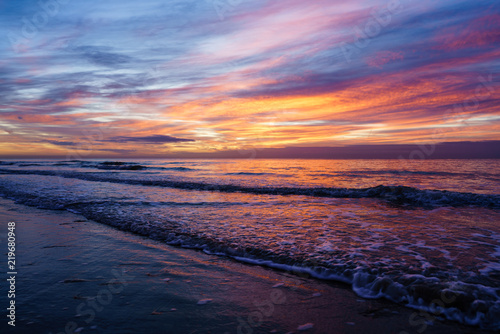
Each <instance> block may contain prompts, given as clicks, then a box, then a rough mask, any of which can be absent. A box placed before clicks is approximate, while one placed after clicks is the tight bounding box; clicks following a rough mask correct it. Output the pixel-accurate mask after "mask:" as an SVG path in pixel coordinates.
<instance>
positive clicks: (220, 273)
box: [0, 199, 489, 334]
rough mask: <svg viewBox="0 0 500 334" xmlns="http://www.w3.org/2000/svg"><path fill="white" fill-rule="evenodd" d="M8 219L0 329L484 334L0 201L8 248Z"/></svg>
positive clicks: (334, 287) (330, 285)
mask: <svg viewBox="0 0 500 334" xmlns="http://www.w3.org/2000/svg"><path fill="white" fill-rule="evenodd" d="M8 221H15V222H16V238H17V249H16V265H17V273H18V274H17V277H16V298H15V301H16V321H15V324H16V326H15V327H12V326H9V325H7V322H8V321H9V319H8V318H7V317H6V316H5V315H6V313H7V311H6V306H7V305H8V304H7V303H8V299H7V290H8V289H7V284H6V281H5V280H4V281H3V283H2V285H1V294H2V305H3V306H2V309H3V310H4V311H3V315H2V323H1V324H0V332H2V333H54V334H56V333H221V334H226V333H227V334H232V333H289V332H294V333H399V334H405V333H420V334H421V333H440V334H443V333H481V332H484V333H487V332H485V331H481V330H479V329H478V328H474V327H469V326H464V325H460V324H457V323H453V322H450V321H442V320H439V317H438V318H436V316H434V315H432V314H425V313H421V312H419V311H414V310H411V309H407V308H404V307H402V306H399V305H396V304H394V303H391V302H387V301H384V300H368V299H363V298H360V297H358V296H356V295H355V294H354V292H352V291H351V290H350V288H349V287H348V286H347V285H343V284H340V283H335V282H325V281H319V280H315V279H310V278H307V277H300V276H297V275H294V274H292V273H288V272H279V271H275V270H271V269H267V268H262V267H259V266H252V265H248V264H243V263H238V262H236V261H234V260H232V259H228V258H224V257H217V256H213V255H207V254H205V253H202V252H199V251H195V250H190V249H182V248H176V247H171V246H168V245H164V244H162V243H160V242H156V241H153V240H149V239H146V238H143V237H140V236H136V235H133V234H131V233H126V232H123V231H119V230H117V229H114V228H111V227H108V226H105V225H101V224H98V223H95V222H92V221H89V220H87V219H85V218H84V217H82V216H80V215H76V214H73V213H70V212H67V211H47V210H40V209H36V208H32V207H27V206H22V205H18V204H15V203H13V202H12V201H10V200H5V199H0V236H1V243H0V244H1V245H2V247H4V248H6V240H7V222H8ZM2 254H4V260H3V261H2V263H3V266H4V269H2V271H3V272H4V273H5V272H6V271H7V270H6V268H7V255H6V253H5V252H3V253H2ZM426 320H427V321H426ZM488 333H489V332H488Z"/></svg>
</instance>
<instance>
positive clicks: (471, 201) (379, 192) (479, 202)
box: [0, 165, 500, 209]
mask: <svg viewBox="0 0 500 334" xmlns="http://www.w3.org/2000/svg"><path fill="white" fill-rule="evenodd" d="M112 166H115V165H112ZM135 166H141V165H135ZM121 167H124V166H122V165H119V166H118V167H117V168H121ZM133 167H134V166H131V168H133ZM141 167H142V166H141ZM126 168H128V167H126ZM0 172H3V173H9V174H33V175H49V176H59V177H64V178H74V179H81V180H86V181H97V182H111V183H121V184H131V185H141V186H153V187H168V188H176V189H185V190H196V191H217V192H225V193H236V192H239V193H250V194H257V195H280V196H294V195H295V196H313V197H329V198H374V199H381V200H385V201H388V202H390V203H392V204H395V205H410V206H418V207H428V208H434V207H445V206H451V207H461V206H474V207H483V208H492V209H500V195H496V194H475V193H465V192H454V191H447V190H430V189H417V188H413V187H407V186H399V185H398V186H385V185H379V186H376V187H369V188H335V187H304V188H301V187H248V186H240V185H233V184H210V183H202V182H188V181H171V180H145V179H122V178H121V179H118V178H114V177H112V176H109V175H99V174H92V173H81V172H66V171H42V170H10V169H2V168H0Z"/></svg>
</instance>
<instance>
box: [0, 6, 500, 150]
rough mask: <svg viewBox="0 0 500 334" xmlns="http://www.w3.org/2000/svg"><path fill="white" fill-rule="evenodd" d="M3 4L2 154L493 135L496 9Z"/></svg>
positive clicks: (499, 110) (497, 109)
mask: <svg viewBox="0 0 500 334" xmlns="http://www.w3.org/2000/svg"><path fill="white" fill-rule="evenodd" d="M0 10H1V14H0V17H1V18H2V19H1V20H0V31H1V32H2V35H3V37H4V38H3V39H2V41H1V42H0V55H1V58H0V59H1V60H0V71H1V76H0V90H1V91H2V94H1V96H0V136H1V137H0V138H1V142H2V144H1V145H0V156H9V155H25V156H35V155H47V156H48V155H73V156H78V155H80V156H81V157H83V158H84V157H85V156H88V155H92V156H101V155H102V156H125V157H126V156H130V157H134V156H140V155H159V156H161V155H165V156H168V154H179V153H182V152H186V153H206V152H221V151H231V150H242V149H248V148H262V149H271V148H284V147H290V146H294V147H341V146H346V145H367V144H372V145H382V144H422V143H436V142H461V141H491V140H499V139H500V135H499V134H500V131H499V130H500V103H499V101H500V87H499V86H498V82H499V78H498V77H499V68H500V60H499V59H500V48H499V46H500V5H499V4H498V3H497V2H495V1H484V2H481V3H478V2H473V1H460V2H457V1H440V2H439V3H436V2H432V1H420V2H418V3H415V2H412V1H402V0H401V1H398V0H391V1H370V0H366V1H354V2H349V3H345V2H342V1H336V0H335V1H332V0H330V1H326V0H318V1H314V2H312V3H308V2H304V1H298V0H290V1H286V2H280V3H276V2H272V1H261V0H257V1H246V0H241V1H229V0H209V1H153V0H152V1H143V2H141V3H138V2H130V1H106V2H97V1H88V2H85V3H84V4H82V3H76V2H72V1H66V0H65V1H62V0H61V1H59V2H57V1H56V0H42V1H41V2H37V1H19V2H15V3H7V2H4V3H1V4H0Z"/></svg>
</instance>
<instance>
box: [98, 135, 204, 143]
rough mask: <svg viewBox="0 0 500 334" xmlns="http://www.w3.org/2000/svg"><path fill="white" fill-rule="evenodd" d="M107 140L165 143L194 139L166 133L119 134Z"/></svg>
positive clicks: (191, 140) (192, 140)
mask: <svg viewBox="0 0 500 334" xmlns="http://www.w3.org/2000/svg"><path fill="white" fill-rule="evenodd" d="M106 141H110V142H116V143H126V142H143V143H149V144H165V143H180V142H194V141H195V140H194V139H185V138H176V137H171V136H165V135H151V136H144V137H127V136H119V137H112V138H110V139H108V140H106Z"/></svg>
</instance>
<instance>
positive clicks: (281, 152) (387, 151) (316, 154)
mask: <svg viewBox="0 0 500 334" xmlns="http://www.w3.org/2000/svg"><path fill="white" fill-rule="evenodd" d="M68 153H69V154H71V159H74V158H75V154H74V152H72V151H68ZM77 156H78V155H77ZM79 156H81V159H83V160H84V159H170V158H172V159H249V158H255V159H402V158H403V159H412V160H419V159H500V140H492V141H480V142H470V141H461V142H445V143H438V144H421V145H419V144H412V145H409V144H391V145H349V146H342V147H284V148H245V149H243V150H234V151H217V152H199V153H191V152H189V153H188V152H176V153H166V154H164V155H134V154H130V155H106V156H104V155H97V154H91V152H88V153H87V152H84V153H82V154H80V155H79ZM67 158H68V156H61V155H58V156H46V155H36V156H34V155H30V156H27V155H16V156H13V155H9V156H0V159H67Z"/></svg>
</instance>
